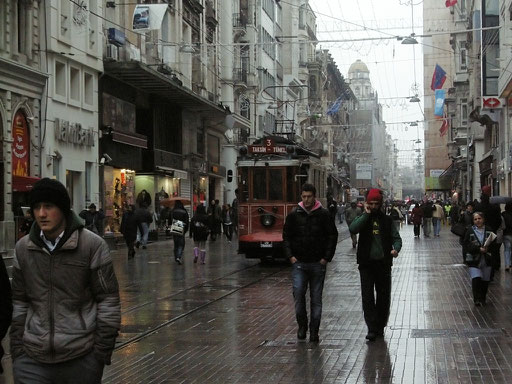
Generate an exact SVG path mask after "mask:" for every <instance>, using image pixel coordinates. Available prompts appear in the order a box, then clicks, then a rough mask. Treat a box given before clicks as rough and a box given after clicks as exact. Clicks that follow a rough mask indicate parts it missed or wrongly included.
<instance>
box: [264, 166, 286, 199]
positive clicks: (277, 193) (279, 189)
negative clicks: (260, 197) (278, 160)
mask: <svg viewBox="0 0 512 384" xmlns="http://www.w3.org/2000/svg"><path fill="white" fill-rule="evenodd" d="M268 173H269V183H268V184H269V196H268V199H269V200H283V170H282V169H269V171H268Z"/></svg>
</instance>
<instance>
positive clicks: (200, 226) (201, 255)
mask: <svg viewBox="0 0 512 384" xmlns="http://www.w3.org/2000/svg"><path fill="white" fill-rule="evenodd" d="M209 232H210V229H209V227H208V215H207V214H206V209H205V207H204V205H203V204H199V205H198V206H197V208H196V213H195V214H194V216H193V217H192V220H191V222H190V235H191V236H192V237H193V239H194V263H197V260H198V259H200V261H201V264H204V263H205V259H206V239H207V238H208V233H209Z"/></svg>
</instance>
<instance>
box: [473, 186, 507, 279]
mask: <svg viewBox="0 0 512 384" xmlns="http://www.w3.org/2000/svg"><path fill="white" fill-rule="evenodd" d="M490 197H491V187H490V186H489V185H484V186H483V187H482V195H481V196H480V203H479V204H477V206H476V207H475V211H477V212H482V213H483V214H484V216H485V223H486V225H487V226H488V227H490V228H491V231H492V232H493V233H495V234H496V235H498V238H497V239H496V241H495V243H494V245H493V246H492V247H491V249H490V250H489V252H490V253H491V255H492V263H491V264H492V274H491V281H492V280H493V277H494V271H498V270H499V269H500V266H501V257H500V248H501V243H502V242H503V227H502V217H501V209H500V207H499V205H497V204H491V202H490V200H489V199H490Z"/></svg>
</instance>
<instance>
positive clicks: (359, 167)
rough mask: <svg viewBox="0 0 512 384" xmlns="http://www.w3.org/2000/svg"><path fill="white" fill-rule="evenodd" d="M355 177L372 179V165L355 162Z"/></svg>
mask: <svg viewBox="0 0 512 384" xmlns="http://www.w3.org/2000/svg"><path fill="white" fill-rule="evenodd" d="M356 179H357V180H371V179H372V165H371V164H368V163H361V164H356Z"/></svg>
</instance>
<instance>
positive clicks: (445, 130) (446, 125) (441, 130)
mask: <svg viewBox="0 0 512 384" xmlns="http://www.w3.org/2000/svg"><path fill="white" fill-rule="evenodd" d="M448 128H450V122H449V121H448V118H447V117H445V118H444V119H443V124H441V128H439V136H440V137H443V136H444V135H446V134H447V133H448Z"/></svg>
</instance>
